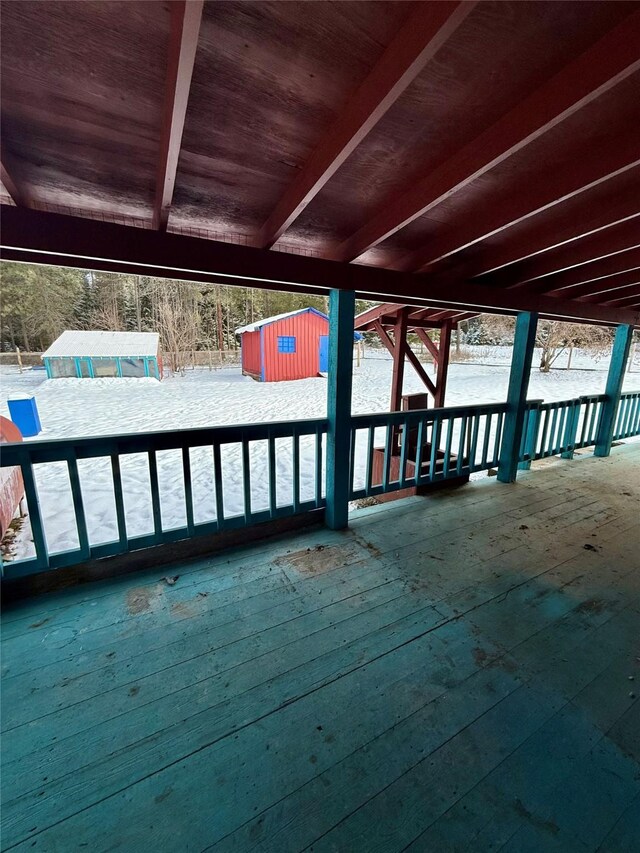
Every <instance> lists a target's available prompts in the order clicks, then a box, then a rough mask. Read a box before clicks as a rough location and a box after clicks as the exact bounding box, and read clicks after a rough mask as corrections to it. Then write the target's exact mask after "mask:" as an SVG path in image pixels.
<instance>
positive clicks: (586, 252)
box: [480, 217, 640, 289]
mask: <svg viewBox="0 0 640 853" xmlns="http://www.w3.org/2000/svg"><path fill="white" fill-rule="evenodd" d="M639 221H640V220H639V219H638V218H637V217H635V218H633V219H628V220H625V221H623V222H622V223H620V224H617V225H614V226H612V227H610V228H607V229H606V230H604V231H600V232H598V233H596V234H594V235H592V236H591V237H589V239H588V240H579V241H577V242H576V243H570V244H568V245H563V246H559V247H558V248H556V249H553V250H551V251H549V252H546V253H545V254H542V255H539V256H537V257H533V258H530V259H528V260H525V261H523V262H522V263H519V264H517V266H515V267H514V268H513V269H510V268H507V269H502V270H499V271H498V272H493V273H490V274H489V275H486V276H483V277H482V279H480V280H481V281H486V282H487V283H489V282H490V283H491V284H492V285H493V286H495V285H498V286H503V287H511V288H518V289H522V288H525V289H528V287H529V283H530V282H531V281H533V280H534V279H542V278H545V277H547V276H551V275H554V274H555V273H560V272H563V271H564V270H568V269H572V268H575V267H581V266H584V265H586V264H590V263H593V262H594V261H598V260H601V259H604V258H609V257H612V256H615V255H619V254H622V253H624V252H628V251H629V250H631V249H636V248H640V225H639Z"/></svg>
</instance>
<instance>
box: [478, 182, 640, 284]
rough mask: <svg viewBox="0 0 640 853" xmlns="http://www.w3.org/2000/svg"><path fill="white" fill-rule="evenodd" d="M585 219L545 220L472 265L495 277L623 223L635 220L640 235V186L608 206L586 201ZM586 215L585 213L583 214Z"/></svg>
mask: <svg viewBox="0 0 640 853" xmlns="http://www.w3.org/2000/svg"><path fill="white" fill-rule="evenodd" d="M584 208H585V209H584V216H571V217H566V218H562V219H559V218H558V217H557V216H554V217H552V218H551V219H549V220H547V219H546V218H543V219H542V220H540V221H537V222H536V223H533V227H531V228H528V229H526V230H525V231H524V233H522V234H519V235H518V236H517V237H514V238H513V239H512V240H510V241H508V242H507V243H506V245H505V246H502V247H498V248H496V249H491V248H487V249H485V250H484V251H481V252H480V254H479V255H478V257H477V258H474V259H473V261H472V262H471V263H472V264H473V267H474V277H480V276H484V275H493V274H495V273H496V272H497V271H498V270H501V269H503V268H504V267H508V266H510V265H511V264H515V263H519V262H520V261H526V260H528V259H529V258H534V257H535V256H536V255H542V254H544V253H545V252H552V251H554V250H555V249H559V248H560V247H561V246H568V245H569V244H571V243H575V242H576V241H578V240H584V241H585V242H590V241H591V240H592V239H593V237H594V235H595V234H598V233H600V232H601V231H606V230H607V229H609V228H613V227H615V226H617V225H621V224H622V223H623V222H627V221H629V220H631V219H635V220H636V222H635V227H636V229H637V231H638V234H639V235H640V218H639V217H640V183H639V182H636V184H635V185H632V186H631V187H629V189H628V190H626V191H625V192H624V193H623V194H618V193H616V194H615V195H614V196H613V197H612V198H611V199H609V200H608V203H606V204H605V203H602V204H599V205H595V204H594V205H593V208H592V209H591V208H590V205H589V200H588V198H585V200H584ZM581 212H582V211H581Z"/></svg>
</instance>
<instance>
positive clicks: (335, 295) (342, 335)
mask: <svg viewBox="0 0 640 853" xmlns="http://www.w3.org/2000/svg"><path fill="white" fill-rule="evenodd" d="M354 307H355V298H354V294H353V293H352V292H349V291H346V290H332V291H331V295H330V298H329V375H328V383H327V420H328V421H329V428H328V433H327V509H326V514H325V520H326V524H327V527H329V528H330V529H331V530H342V529H343V528H345V527H346V526H347V521H348V516H349V491H350V487H351V484H350V482H349V472H350V468H351V466H350V464H349V456H350V452H351V381H352V371H353V321H354Z"/></svg>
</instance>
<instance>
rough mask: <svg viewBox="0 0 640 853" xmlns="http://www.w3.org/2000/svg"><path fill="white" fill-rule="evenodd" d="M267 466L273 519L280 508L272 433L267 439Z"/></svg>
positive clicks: (270, 510) (274, 445) (274, 441)
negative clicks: (278, 507)
mask: <svg viewBox="0 0 640 853" xmlns="http://www.w3.org/2000/svg"><path fill="white" fill-rule="evenodd" d="M267 465H268V468H269V515H270V516H271V518H275V514H276V509H277V506H278V500H277V492H276V440H275V438H274V436H273V435H272V434H271V433H269V436H268V438H267ZM316 471H317V468H316ZM316 476H317V474H316ZM316 495H317V487H316Z"/></svg>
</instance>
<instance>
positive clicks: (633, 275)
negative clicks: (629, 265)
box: [574, 269, 640, 302]
mask: <svg viewBox="0 0 640 853" xmlns="http://www.w3.org/2000/svg"><path fill="white" fill-rule="evenodd" d="M639 284H640V269H637V270H634V271H632V272H630V273H627V274H626V275H625V276H623V277H620V278H619V279H618V280H617V281H614V282H613V283H612V282H611V281H608V280H607V279H600V280H599V281H596V282H592V283H591V284H590V285H586V289H585V290H584V291H583V292H581V293H578V294H574V298H575V299H585V300H586V301H588V302H599V301H602V300H603V299H605V300H607V302H608V301H610V299H617V298H618V296H627V295H628V294H629V290H630V288H632V287H638V285H639Z"/></svg>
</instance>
